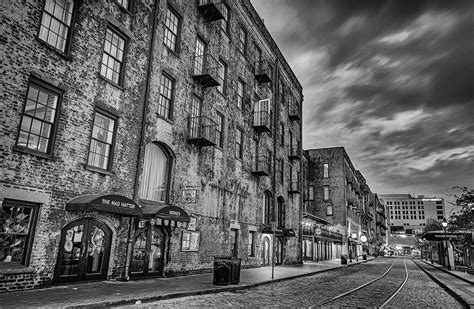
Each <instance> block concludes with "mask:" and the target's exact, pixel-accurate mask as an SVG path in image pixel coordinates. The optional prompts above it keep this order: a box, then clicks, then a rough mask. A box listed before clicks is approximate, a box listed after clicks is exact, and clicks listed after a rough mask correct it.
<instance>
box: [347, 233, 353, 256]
mask: <svg viewBox="0 0 474 309" xmlns="http://www.w3.org/2000/svg"><path fill="white" fill-rule="evenodd" d="M351 237H352V234H351V233H350V231H349V238H347V249H348V253H349V263H352V252H351Z"/></svg>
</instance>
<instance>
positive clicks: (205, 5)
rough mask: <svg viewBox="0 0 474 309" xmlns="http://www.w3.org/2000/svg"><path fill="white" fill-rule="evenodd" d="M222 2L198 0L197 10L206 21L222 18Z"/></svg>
mask: <svg viewBox="0 0 474 309" xmlns="http://www.w3.org/2000/svg"><path fill="white" fill-rule="evenodd" d="M223 5H224V4H223V3H222V2H218V1H213V0H199V1H198V6H197V8H198V11H199V13H200V14H201V15H202V16H203V17H204V20H205V21H206V22H212V21H216V20H220V19H224V13H223V9H222V6H223Z"/></svg>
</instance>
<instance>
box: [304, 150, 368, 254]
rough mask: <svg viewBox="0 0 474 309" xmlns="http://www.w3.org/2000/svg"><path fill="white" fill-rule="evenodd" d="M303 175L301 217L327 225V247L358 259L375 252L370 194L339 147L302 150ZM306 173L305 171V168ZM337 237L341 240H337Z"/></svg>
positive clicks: (361, 178) (363, 180) (358, 173)
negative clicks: (303, 190)
mask: <svg viewBox="0 0 474 309" xmlns="http://www.w3.org/2000/svg"><path fill="white" fill-rule="evenodd" d="M305 157H306V158H307V163H305V165H304V166H307V172H306V177H307V179H306V180H305V182H306V183H305V190H307V192H306V198H305V202H304V217H305V218H307V219H308V220H309V219H311V218H312V217H317V218H318V220H323V221H324V222H328V223H329V225H330V226H332V227H333V228H332V231H333V232H334V236H333V240H332V241H329V239H328V240H327V241H328V242H330V244H331V246H334V247H336V249H335V251H336V252H338V254H336V255H335V256H334V257H338V255H339V254H349V253H351V254H352V256H360V255H362V254H363V253H364V252H367V253H373V252H372V251H373V250H374V248H375V239H376V238H375V221H374V219H375V202H374V194H373V193H372V192H371V191H370V188H369V186H368V185H367V184H366V181H365V179H364V177H363V176H362V174H361V173H360V172H359V171H357V170H356V169H355V168H354V166H353V165H352V163H351V160H350V158H349V156H348V155H347V152H346V151H345V149H344V148H343V147H335V148H321V149H310V150H305ZM305 169H306V167H305ZM339 235H341V236H339Z"/></svg>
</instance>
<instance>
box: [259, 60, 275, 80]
mask: <svg viewBox="0 0 474 309" xmlns="http://www.w3.org/2000/svg"><path fill="white" fill-rule="evenodd" d="M255 79H256V80H257V82H259V83H260V84H264V83H270V82H271V81H272V66H271V65H270V62H269V61H268V60H260V61H257V62H256V63H255Z"/></svg>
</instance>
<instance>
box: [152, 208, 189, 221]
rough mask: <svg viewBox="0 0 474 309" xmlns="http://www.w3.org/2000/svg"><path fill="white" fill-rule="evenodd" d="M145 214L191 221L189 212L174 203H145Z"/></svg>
mask: <svg viewBox="0 0 474 309" xmlns="http://www.w3.org/2000/svg"><path fill="white" fill-rule="evenodd" d="M143 214H144V215H147V216H153V215H154V216H156V217H157V218H161V219H166V220H174V221H176V222H189V221H190V219H189V215H188V213H187V212H186V211H185V210H184V209H182V208H181V207H178V206H172V205H144V206H143Z"/></svg>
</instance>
